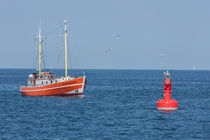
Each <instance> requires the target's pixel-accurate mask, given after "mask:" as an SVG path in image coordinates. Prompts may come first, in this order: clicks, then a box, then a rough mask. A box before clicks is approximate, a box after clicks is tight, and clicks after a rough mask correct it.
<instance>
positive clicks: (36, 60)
mask: <svg viewBox="0 0 210 140" xmlns="http://www.w3.org/2000/svg"><path fill="white" fill-rule="evenodd" d="M37 46H38V45H37V39H36V38H35V46H34V50H35V54H34V56H35V65H34V68H35V70H36V69H37V63H38V53H37V52H38V51H37Z"/></svg>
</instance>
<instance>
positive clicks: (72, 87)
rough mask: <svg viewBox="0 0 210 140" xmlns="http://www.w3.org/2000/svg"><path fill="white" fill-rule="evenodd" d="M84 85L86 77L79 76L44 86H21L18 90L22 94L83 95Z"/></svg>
mask: <svg viewBox="0 0 210 140" xmlns="http://www.w3.org/2000/svg"><path fill="white" fill-rule="evenodd" d="M85 86H86V78H85V77H80V78H77V79H73V80H67V81H63V82H59V83H55V84H50V85H45V86H39V87H21V88H20V92H21V93H22V95H24V96H77V95H83V92H84V89H85Z"/></svg>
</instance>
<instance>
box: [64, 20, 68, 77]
mask: <svg viewBox="0 0 210 140" xmlns="http://www.w3.org/2000/svg"><path fill="white" fill-rule="evenodd" d="M66 24H67V20H64V36H65V77H67V76H68V71H67V39H66V38H67V28H66Z"/></svg>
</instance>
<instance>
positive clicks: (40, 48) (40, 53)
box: [39, 28, 42, 75]
mask: <svg viewBox="0 0 210 140" xmlns="http://www.w3.org/2000/svg"><path fill="white" fill-rule="evenodd" d="M41 55H42V36H41V28H40V29H39V75H41Z"/></svg>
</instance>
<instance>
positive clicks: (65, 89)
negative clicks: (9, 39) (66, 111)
mask: <svg viewBox="0 0 210 140" xmlns="http://www.w3.org/2000/svg"><path fill="white" fill-rule="evenodd" d="M66 24H67V22H66V20H64V27H65V28H64V36H65V77H56V76H55V74H52V73H50V72H41V52H42V51H41V46H42V36H41V31H39V71H38V72H37V73H33V74H30V75H29V79H28V80H27V81H28V84H27V86H20V92H21V93H22V95H25V96H81V95H83V93H84V90H85V87H86V81H87V80H86V76H85V75H83V76H81V77H72V76H69V75H68V71H67V27H66Z"/></svg>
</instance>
